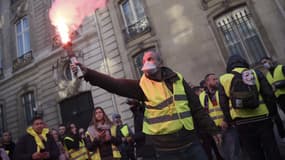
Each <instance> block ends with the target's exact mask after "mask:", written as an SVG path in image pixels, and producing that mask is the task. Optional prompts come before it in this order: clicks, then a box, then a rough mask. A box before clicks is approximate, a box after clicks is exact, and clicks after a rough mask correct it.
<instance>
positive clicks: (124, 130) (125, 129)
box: [120, 124, 130, 137]
mask: <svg viewBox="0 0 285 160" xmlns="http://www.w3.org/2000/svg"><path fill="white" fill-rule="evenodd" d="M120 131H121V133H122V134H123V136H124V137H128V136H129V135H130V133H129V127H128V125H126V124H125V125H123V127H122V128H121V129H120Z"/></svg>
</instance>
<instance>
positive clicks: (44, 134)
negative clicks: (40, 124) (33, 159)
mask: <svg viewBox="0 0 285 160" xmlns="http://www.w3.org/2000/svg"><path fill="white" fill-rule="evenodd" d="M48 132H49V129H48V128H44V129H43V131H42V133H41V134H40V135H41V137H42V138H43V140H44V141H45V142H46V141H47V134H48ZM27 133H28V134H30V135H31V136H33V137H34V139H35V141H36V144H37V152H40V150H41V149H45V146H44V143H43V141H42V139H41V137H40V136H39V135H38V134H37V133H36V132H35V130H34V129H33V128H32V127H28V128H27Z"/></svg>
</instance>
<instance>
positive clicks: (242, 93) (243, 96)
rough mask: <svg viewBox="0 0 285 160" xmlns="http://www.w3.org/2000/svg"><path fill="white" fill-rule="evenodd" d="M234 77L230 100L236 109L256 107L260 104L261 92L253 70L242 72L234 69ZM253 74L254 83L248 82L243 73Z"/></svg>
mask: <svg viewBox="0 0 285 160" xmlns="http://www.w3.org/2000/svg"><path fill="white" fill-rule="evenodd" d="M232 74H234V77H233V79H232V82H231V87H230V101H231V103H232V107H233V108H234V109H255V108H257V107H258V106H259V93H258V90H257V86H256V84H255V76H254V74H253V70H245V71H243V72H242V73H238V72H235V71H232ZM245 74H247V75H249V74H252V75H251V76H252V78H253V80H252V81H253V82H254V83H253V84H249V83H246V81H245V78H244V76H243V75H245Z"/></svg>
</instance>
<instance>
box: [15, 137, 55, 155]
mask: <svg viewBox="0 0 285 160" xmlns="http://www.w3.org/2000/svg"><path fill="white" fill-rule="evenodd" d="M44 145H45V150H46V151H47V152H49V154H50V158H49V159H47V160H57V159H58V156H59V149H58V147H57V144H56V142H55V141H54V139H53V137H52V136H51V135H49V134H48V135H47V141H46V142H44ZM36 151H37V144H36V142H35V140H34V137H33V136H31V135H30V134H26V135H24V136H23V137H21V138H20V139H19V141H18V143H17V144H16V148H15V154H14V157H15V159H16V160H32V155H33V153H35V152H36Z"/></svg>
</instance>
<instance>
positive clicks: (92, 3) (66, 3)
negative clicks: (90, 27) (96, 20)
mask: <svg viewBox="0 0 285 160" xmlns="http://www.w3.org/2000/svg"><path fill="white" fill-rule="evenodd" d="M106 4H107V0H55V1H54V2H53V4H52V7H51V9H50V11H49V17H50V20H51V23H52V25H54V26H55V27H56V31H57V33H58V34H59V35H60V38H61V43H63V44H67V43H68V42H70V41H71V39H70V36H69V35H70V34H71V33H72V32H74V31H76V30H77V29H78V27H79V26H80V25H81V23H82V22H83V20H84V18H85V17H86V16H89V15H90V14H92V13H94V12H95V10H96V9H99V8H103V7H105V6H106Z"/></svg>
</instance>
